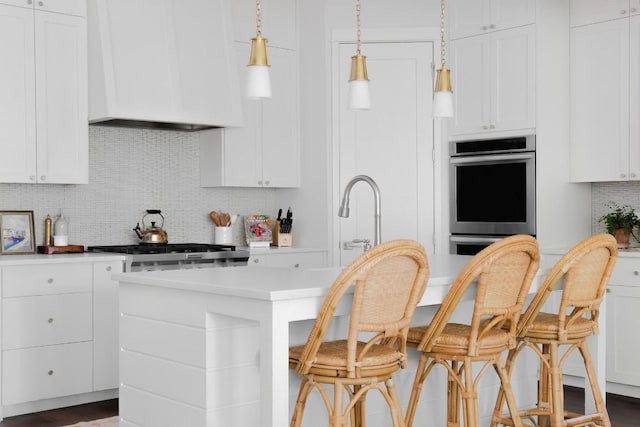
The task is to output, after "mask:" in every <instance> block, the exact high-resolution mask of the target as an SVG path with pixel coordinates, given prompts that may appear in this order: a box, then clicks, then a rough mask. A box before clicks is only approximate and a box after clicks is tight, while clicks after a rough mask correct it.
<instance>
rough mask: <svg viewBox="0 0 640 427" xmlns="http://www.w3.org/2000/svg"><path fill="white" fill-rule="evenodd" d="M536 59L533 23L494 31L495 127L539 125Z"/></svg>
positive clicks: (492, 98)
mask: <svg viewBox="0 0 640 427" xmlns="http://www.w3.org/2000/svg"><path fill="white" fill-rule="evenodd" d="M534 62H535V27H534V26H533V25H527V26H524V27H519V28H513V29H510V30H506V31H496V32H495V33H493V34H491V62H490V64H491V67H492V69H491V73H490V74H489V75H490V76H491V78H492V79H493V80H492V82H491V86H492V88H493V89H492V90H491V94H492V97H491V123H490V125H489V126H490V128H491V129H496V130H512V129H527V128H531V129H533V128H535V125H536V119H535V118H536V102H535V93H536V90H535V82H536V79H535V70H536V67H535V63H534Z"/></svg>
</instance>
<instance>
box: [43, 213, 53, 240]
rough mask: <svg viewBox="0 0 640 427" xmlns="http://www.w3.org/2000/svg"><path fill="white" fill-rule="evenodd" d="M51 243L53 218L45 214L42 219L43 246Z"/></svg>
mask: <svg viewBox="0 0 640 427" xmlns="http://www.w3.org/2000/svg"><path fill="white" fill-rule="evenodd" d="M52 245H53V220H52V219H51V215H49V214H47V217H46V218H45V219H44V246H52Z"/></svg>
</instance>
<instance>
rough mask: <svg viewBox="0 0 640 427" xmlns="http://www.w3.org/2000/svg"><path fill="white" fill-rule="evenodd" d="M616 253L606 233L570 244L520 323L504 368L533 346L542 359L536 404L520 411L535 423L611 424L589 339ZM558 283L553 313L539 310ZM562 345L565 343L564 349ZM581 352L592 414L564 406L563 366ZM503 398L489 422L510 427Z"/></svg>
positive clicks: (607, 425)
mask: <svg viewBox="0 0 640 427" xmlns="http://www.w3.org/2000/svg"><path fill="white" fill-rule="evenodd" d="M617 256H618V247H617V244H616V240H615V239H614V238H613V236H611V235H609V234H598V235H595V236H592V237H589V238H587V239H585V240H583V241H582V242H580V243H578V244H577V245H576V246H574V247H573V248H572V249H571V250H569V252H567V253H566V254H565V255H564V256H563V257H562V258H561V259H560V260H559V261H558V262H557V263H556V264H555V265H554V267H553V269H552V270H551V271H550V272H549V274H548V276H547V277H546V279H545V281H544V283H543V284H542V286H541V287H540V289H539V290H538V292H537V293H536V295H535V297H534V299H533V300H532V301H531V303H530V304H529V306H528V307H527V310H526V311H525V313H524V314H523V315H522V317H521V318H520V323H519V324H518V329H517V334H518V346H517V347H516V348H514V349H512V350H511V351H510V352H509V355H508V357H507V370H508V371H509V373H511V371H512V370H513V366H514V363H515V361H516V358H517V357H518V355H519V354H520V353H521V352H522V350H524V349H525V348H531V349H533V351H534V352H535V353H536V354H537V355H538V358H539V360H540V380H539V384H538V404H537V405H536V406H535V407H533V408H530V409H526V410H521V411H520V414H521V417H523V418H526V419H528V420H530V421H531V422H532V423H536V421H537V424H534V425H543V426H546V425H548V423H549V424H550V425H551V426H552V427H559V426H606V427H610V426H611V421H610V420H609V414H608V413H607V408H606V406H605V403H604V400H603V397H602V393H601V391H600V387H599V385H598V380H597V377H596V373H595V369H594V367H593V363H592V360H591V354H590V352H589V347H588V345H587V337H589V336H591V335H594V334H597V333H598V317H599V307H600V303H601V302H602V299H603V297H604V294H605V291H606V287H607V283H608V281H609V276H610V275H611V271H612V270H613V266H614V264H615V262H616V259H617ZM558 286H562V296H561V299H560V306H559V309H558V312H557V313H544V312H541V310H542V307H543V305H544V304H545V302H546V301H547V298H548V297H549V295H550V294H551V292H552V291H553V290H554V289H556V287H558ZM561 346H565V347H566V346H568V348H566V350H565V351H564V352H561V351H560V348H561ZM576 349H578V350H579V351H580V354H581V355H582V359H583V362H584V366H585V370H586V374H587V379H588V380H589V384H590V386H591V390H592V392H593V399H594V403H595V407H596V413H595V414H587V415H581V414H576V413H570V412H567V411H566V410H565V408H564V391H563V381H562V366H563V364H564V362H565V360H566V359H567V357H568V356H569V354H570V353H572V352H573V351H574V350H576ZM503 404H504V396H503V395H502V394H499V395H498V399H497V401H496V407H495V413H494V419H493V422H492V423H491V425H492V426H496V425H514V424H513V423H511V422H510V420H508V419H505V418H504V417H503V416H502V415H501V410H502V407H503Z"/></svg>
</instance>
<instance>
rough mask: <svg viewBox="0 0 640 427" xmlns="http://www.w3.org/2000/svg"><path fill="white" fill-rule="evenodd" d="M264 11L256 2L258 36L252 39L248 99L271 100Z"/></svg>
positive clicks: (257, 0) (248, 68) (248, 69)
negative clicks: (263, 23) (264, 32)
mask: <svg viewBox="0 0 640 427" xmlns="http://www.w3.org/2000/svg"><path fill="white" fill-rule="evenodd" d="M261 13H262V10H261V5H260V0H256V36H255V37H254V38H252V39H251V57H250V58H249V64H248V65H247V98H250V99H264V98H271V78H270V76H269V60H268V58H267V39H265V38H264V37H262V14H261Z"/></svg>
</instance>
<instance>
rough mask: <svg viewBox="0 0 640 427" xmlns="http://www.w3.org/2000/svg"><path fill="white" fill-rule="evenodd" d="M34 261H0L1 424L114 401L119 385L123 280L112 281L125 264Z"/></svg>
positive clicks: (99, 261) (37, 259)
mask: <svg viewBox="0 0 640 427" xmlns="http://www.w3.org/2000/svg"><path fill="white" fill-rule="evenodd" d="M80 256H81V255H80ZM61 257H64V255H62V256H61ZM5 258H6V257H5ZM33 258H34V260H35V261H36V262H34V263H33V264H29V263H17V264H13V263H10V262H9V261H11V260H9V261H5V260H1V261H2V262H3V263H4V264H5V265H3V267H2V269H0V284H1V285H2V294H1V299H0V303H1V313H2V317H1V328H0V331H1V333H2V339H1V345H2V351H1V355H2V363H1V365H2V376H1V379H2V382H1V389H2V401H1V403H2V405H1V407H0V419H1V418H2V416H9V415H18V414H22V413H25V412H33V411H36V410H43V409H51V408H56V407H60V406H65V405H66V406H68V405H69V404H70V402H73V403H75V402H77V403H84V402H87V401H91V400H103V399H106V398H111V397H113V396H114V390H117V388H118V385H119V384H118V352H119V345H118V344H119V342H118V337H119V333H118V324H119V311H118V283H117V282H116V281H114V280H112V278H111V276H112V274H115V273H120V272H122V271H123V265H124V262H123V261H122V260H119V259H113V257H112V259H110V260H104V261H101V260H99V259H96V260H95V261H94V260H93V259H84V260H81V262H78V261H77V260H74V261H70V262H64V261H62V262H60V261H59V260H60V259H61V258H47V257H46V256H33ZM7 264H9V265H7ZM76 397H77V399H79V400H74V399H76Z"/></svg>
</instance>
